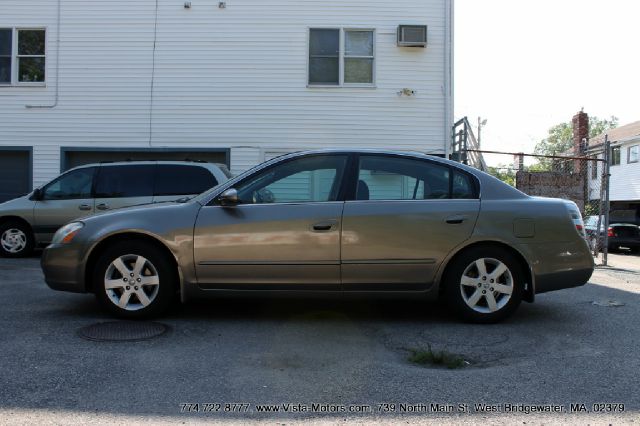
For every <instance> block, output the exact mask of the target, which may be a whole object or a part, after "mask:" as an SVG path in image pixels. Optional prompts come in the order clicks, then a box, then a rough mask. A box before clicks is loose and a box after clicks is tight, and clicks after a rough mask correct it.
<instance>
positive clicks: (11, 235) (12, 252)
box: [0, 221, 35, 257]
mask: <svg viewBox="0 0 640 426" xmlns="http://www.w3.org/2000/svg"><path fill="white" fill-rule="evenodd" d="M34 246H35V241H34V238H33V233H32V232H31V229H30V228H29V227H28V226H27V225H25V224H24V223H21V222H17V221H10V222H5V223H3V224H2V225H0V256H3V257H25V256H29V255H30V254H31V253H33V248H34Z"/></svg>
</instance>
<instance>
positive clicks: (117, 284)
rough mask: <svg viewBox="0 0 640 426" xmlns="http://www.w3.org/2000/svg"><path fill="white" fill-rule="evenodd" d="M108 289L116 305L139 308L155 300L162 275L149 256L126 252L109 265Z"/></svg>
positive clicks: (107, 274)
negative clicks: (147, 257)
mask: <svg viewBox="0 0 640 426" xmlns="http://www.w3.org/2000/svg"><path fill="white" fill-rule="evenodd" d="M104 289H105V291H106V293H107V297H108V298H109V300H110V301H111V302H112V303H113V304H114V305H116V306H117V307H119V308H120V309H124V310H127V311H137V310H140V309H144V308H146V307H147V306H149V305H150V304H151V303H152V302H153V301H154V299H155V298H156V296H157V295H158V291H159V289H160V277H159V275H158V271H157V269H156V268H155V266H154V265H153V264H152V263H151V262H150V261H149V260H148V259H146V258H145V257H143V256H139V255H135V254H126V255H123V256H120V257H118V258H117V259H115V260H114V261H112V262H111V263H110V264H109V266H108V267H107V270H106V272H105V275H104Z"/></svg>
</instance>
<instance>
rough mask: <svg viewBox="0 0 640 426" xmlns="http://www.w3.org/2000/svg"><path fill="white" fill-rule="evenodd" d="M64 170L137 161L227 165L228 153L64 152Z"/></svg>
mask: <svg viewBox="0 0 640 426" xmlns="http://www.w3.org/2000/svg"><path fill="white" fill-rule="evenodd" d="M62 160H63V163H62V164H63V170H69V169H71V168H73V167H76V166H81V165H83V164H89V163H99V162H101V161H127V160H130V161H136V160H170V161H176V160H197V161H207V162H209V163H222V164H227V165H228V162H227V152H226V151H213V150H212V151H199V150H184V151H183V150H180V151H177V150H176V151H174V150H171V151H167V150H153V149H148V150H132V151H126V150H122V151H99V150H98V151H95V150H94V151H91V150H87V151H82V150H73V151H64V150H63V158H62Z"/></svg>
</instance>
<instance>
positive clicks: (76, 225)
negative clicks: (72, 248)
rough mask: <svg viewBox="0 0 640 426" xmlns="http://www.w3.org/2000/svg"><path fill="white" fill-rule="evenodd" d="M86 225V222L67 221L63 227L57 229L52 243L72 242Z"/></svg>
mask: <svg viewBox="0 0 640 426" xmlns="http://www.w3.org/2000/svg"><path fill="white" fill-rule="evenodd" d="M83 227H84V223H82V222H71V223H67V224H66V225H65V226H63V227H62V228H60V229H58V231H56V234H55V235H54V236H53V240H52V241H51V243H52V244H68V243H70V242H71V241H72V240H73V239H74V238H75V236H76V234H77V233H78V232H80V230H81V229H82V228H83Z"/></svg>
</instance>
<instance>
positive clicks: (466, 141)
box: [451, 117, 487, 172]
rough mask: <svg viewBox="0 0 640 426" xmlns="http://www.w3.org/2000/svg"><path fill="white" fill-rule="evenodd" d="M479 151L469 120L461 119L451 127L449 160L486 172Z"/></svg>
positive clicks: (485, 166)
mask: <svg viewBox="0 0 640 426" xmlns="http://www.w3.org/2000/svg"><path fill="white" fill-rule="evenodd" d="M479 150H480V145H479V144H478V140H477V139H476V135H475V134H474V133H473V128H472V127H471V124H469V120H468V119H467V117H464V118H461V119H460V120H458V121H457V122H456V123H455V124H454V125H453V141H452V150H451V159H452V160H454V161H458V162H460V163H463V164H467V165H469V166H471V167H475V168H476V169H479V170H482V171H483V172H486V171H487V164H486V163H485V162H484V158H483V157H482V153H481V152H479Z"/></svg>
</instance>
